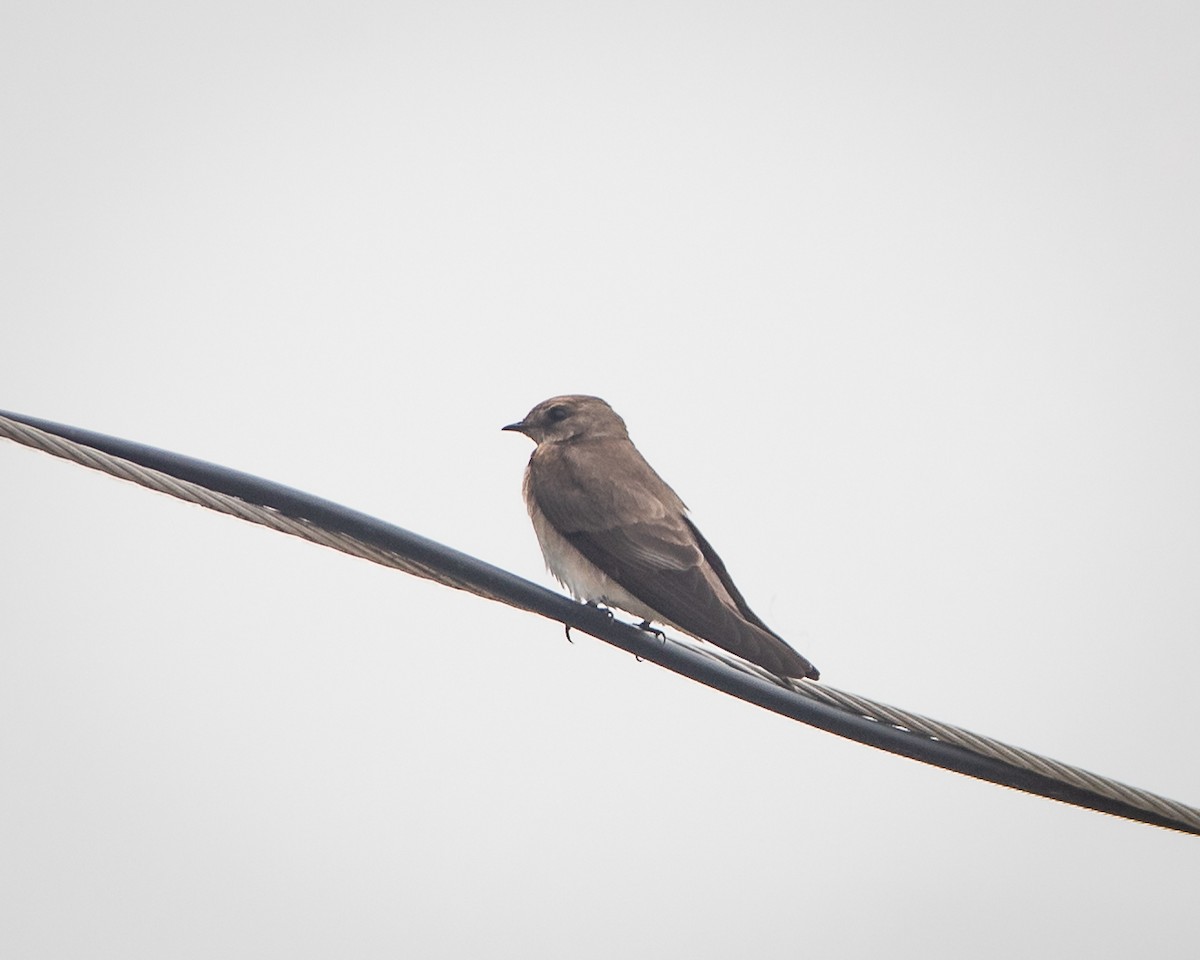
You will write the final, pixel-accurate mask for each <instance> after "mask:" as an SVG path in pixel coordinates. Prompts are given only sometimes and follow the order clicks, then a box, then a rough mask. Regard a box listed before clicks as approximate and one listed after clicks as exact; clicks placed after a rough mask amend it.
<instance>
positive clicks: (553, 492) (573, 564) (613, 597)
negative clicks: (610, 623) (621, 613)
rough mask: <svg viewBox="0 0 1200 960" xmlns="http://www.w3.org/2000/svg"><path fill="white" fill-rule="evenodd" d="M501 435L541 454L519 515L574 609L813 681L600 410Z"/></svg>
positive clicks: (568, 406) (559, 415)
mask: <svg viewBox="0 0 1200 960" xmlns="http://www.w3.org/2000/svg"><path fill="white" fill-rule="evenodd" d="M503 429H505V430H516V431H519V432H520V433H523V434H525V435H526V436H527V437H529V438H530V439H531V440H533V441H534V443H536V444H537V447H536V448H535V449H534V451H533V456H531V457H530V458H529V466H528V467H526V468H525V484H524V492H525V505H526V506H527V507H528V508H529V516H530V518H531V519H532V520H533V529H534V531H535V532H536V533H537V538H538V543H539V544H540V545H541V548H542V553H543V554H544V555H545V558H546V566H547V567H548V568H549V569H550V572H551V573H552V574H554V576H555V577H557V578H558V580H559V581H560V582H561V583H562V584H563V585H564V586H566V588H567V589H568V590H570V591H571V593H572V594H573V595H574V596H575V598H576V599H578V600H584V601H588V602H591V603H602V604H605V605H607V606H612V607H619V608H620V609H622V610H626V611H628V612H629V613H632V614H633V615H634V616H637V617H641V618H642V620H643V621H644V625H646V626H648V625H649V624H650V622H651V621H655V622H658V623H664V624H668V625H670V626H674V627H677V628H679V629H680V630H682V631H683V632H684V633H688V634H691V635H692V636H693V637H697V638H699V639H701V640H707V641H708V642H709V643H712V644H715V645H716V646H718V647H721V648H722V649H725V650H728V651H729V652H730V653H734V654H737V656H739V657H741V658H742V659H743V660H749V661H750V662H751V663H756V664H758V665H759V666H760V667H764V668H765V669H767V670H769V671H770V672H771V673H773V674H775V675H776V676H779V677H791V678H795V679H803V678H808V679H811V680H816V679H817V678H818V677H819V676H820V674H819V673H818V672H817V668H816V667H814V666H813V665H812V664H811V663H809V662H808V661H807V660H805V659H804V657H802V656H800V654H798V653H797V652H796V651H795V650H793V649H792V648H791V647H790V646H788V645H787V643H785V642H784V640H783V639H782V638H781V637H780V636H779V635H778V634H776V633H775V632H774V631H773V630H771V628H770V627H768V626H767V625H766V624H765V623H763V622H762V620H760V619H759V618H758V617H757V616H756V615H755V614H754V612H753V611H752V610H751V609H750V608H749V607H748V606H747V605H746V601H745V600H744V599H742V595H741V593H740V592H739V591H738V588H737V587H735V586H734V585H733V580H731V579H730V577H729V571H727V570H726V569H725V564H724V563H722V562H721V558H720V557H719V556H717V552H716V551H715V550H714V549H713V548H712V547H711V546H710V545H709V543H708V541H707V540H705V539H704V537H703V535H702V534H701V533H700V531H699V530H697V529H696V525H695V524H694V523H692V521H691V520H690V519H689V518H688V515H687V507H685V506H684V504H683V501H682V500H680V499H679V497H678V496H676V494H675V491H674V490H672V489H671V488H670V487H668V486H667V485H666V483H664V482H663V480H662V478H661V477H660V476H659V475H658V474H657V473H655V472H654V470H653V468H652V467H651V466H650V464H648V463H647V462H646V461H645V459H643V457H642V455H641V454H640V453H638V450H637V447H635V446H634V445H633V443H632V441H630V439H629V433H628V431H627V430H626V428H625V421H624V420H622V419H621V418H620V417H619V416H617V414H616V412H615V411H614V410H613V408H612V407H610V406H609V405H608V404H607V403H605V402H604V401H603V400H601V399H600V398H599V397H586V396H564V397H551V398H550V399H549V400H543V401H542V402H541V403H539V404H538V405H537V406H536V407H534V408H533V409H532V410H530V411H529V413H528V414H526V416H525V419H524V420H521V421H520V422H518V423H510V424H509V425H508V426H506V427H504V428H503Z"/></svg>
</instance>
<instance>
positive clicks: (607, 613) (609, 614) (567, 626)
mask: <svg viewBox="0 0 1200 960" xmlns="http://www.w3.org/2000/svg"><path fill="white" fill-rule="evenodd" d="M583 605H584V606H585V607H591V608H592V609H593V610H599V611H600V612H601V613H603V614H604V615H605V616H607V617H608V619H609V620H611V619H612V618H613V612H612V611H611V610H609V609H608V607H602V606H600V604H598V603H597V602H596V601H595V600H585V601H583ZM563 632H564V633H566V635H567V642H568V643H574V642H575V641H574V640H572V639H571V625H570V624H569V623H564V624H563Z"/></svg>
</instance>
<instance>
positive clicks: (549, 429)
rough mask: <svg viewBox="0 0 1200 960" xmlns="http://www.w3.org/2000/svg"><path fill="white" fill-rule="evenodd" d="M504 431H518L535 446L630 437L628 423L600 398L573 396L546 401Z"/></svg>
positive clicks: (504, 428)
mask: <svg viewBox="0 0 1200 960" xmlns="http://www.w3.org/2000/svg"><path fill="white" fill-rule="evenodd" d="M501 429H503V430H515V431H517V432H518V433H523V434H525V436H527V437H529V439H530V440H532V441H533V442H534V443H560V442H562V441H564V440H574V439H577V438H582V439H587V440H596V439H600V438H601V437H622V438H624V437H628V436H629V433H628V431H627V430H626V429H625V421H624V420H622V419H621V418H620V417H619V416H617V413H616V411H614V410H613V408H612V407H610V406H609V405H608V404H607V403H605V402H604V401H603V400H601V399H600V398H599V397H587V396H583V395H581V394H572V395H569V396H564V397H551V398H550V399H549V400H543V401H542V402H541V403H539V404H538V405H537V406H536V407H534V408H533V409H532V410H530V411H529V413H527V414H525V419H524V420H520V421H518V422H517V423H510V424H509V425H508V426H506V427H502V428H501Z"/></svg>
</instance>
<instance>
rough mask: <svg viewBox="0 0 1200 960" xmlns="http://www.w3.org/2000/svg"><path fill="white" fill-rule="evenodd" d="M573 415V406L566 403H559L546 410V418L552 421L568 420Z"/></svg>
mask: <svg viewBox="0 0 1200 960" xmlns="http://www.w3.org/2000/svg"><path fill="white" fill-rule="evenodd" d="M570 415H571V408H570V407H568V406H566V405H565V404H562V403H559V404H556V405H554V406H553V407H551V408H550V409H549V410H547V411H546V419H547V420H549V421H550V422H552V423H558V421H559V420H566V419H567V417H569V416H570Z"/></svg>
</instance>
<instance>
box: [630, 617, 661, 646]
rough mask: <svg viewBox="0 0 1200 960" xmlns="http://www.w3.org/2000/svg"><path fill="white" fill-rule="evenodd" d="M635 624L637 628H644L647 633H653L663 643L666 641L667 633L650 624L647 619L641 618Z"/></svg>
mask: <svg viewBox="0 0 1200 960" xmlns="http://www.w3.org/2000/svg"><path fill="white" fill-rule="evenodd" d="M637 626H638V629H639V630H645V631H646V632H647V633H652V634H654V635H655V636H656V637H658V639H659V640H661V641H662V642H663V643H666V642H667V635H666V634H665V633H663V632H662V631H661V630H659V629H658V627H654V626H651V625H650V621H649V620H643V621H642V622H641V623H639V624H638V625H637Z"/></svg>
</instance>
